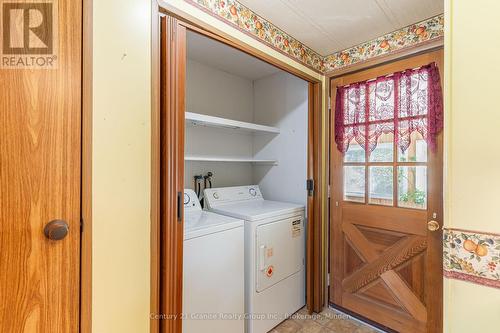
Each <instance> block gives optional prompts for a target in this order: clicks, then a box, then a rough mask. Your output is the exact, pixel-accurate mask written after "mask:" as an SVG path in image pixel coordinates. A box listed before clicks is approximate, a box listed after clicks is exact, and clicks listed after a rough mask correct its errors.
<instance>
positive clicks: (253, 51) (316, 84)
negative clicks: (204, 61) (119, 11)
mask: <svg viewBox="0 0 500 333" xmlns="http://www.w3.org/2000/svg"><path fill="white" fill-rule="evenodd" d="M152 4H153V5H152V13H151V15H152V53H151V57H152V66H151V69H152V77H151V80H152V81H151V83H152V93H151V98H152V100H151V103H152V111H151V112H152V116H151V122H152V123H151V146H152V150H151V155H152V156H151V161H152V166H151V168H152V170H151V304H150V306H151V314H161V296H160V293H161V292H162V289H163V288H162V286H161V272H162V269H163V272H165V270H170V273H172V270H175V268H173V267H163V268H162V266H161V264H162V263H161V256H160V251H161V239H162V238H163V239H168V238H167V236H168V235H162V231H161V222H160V221H161V213H160V207H161V204H160V203H161V200H165V198H162V195H161V188H160V179H161V178H160V176H161V167H160V165H161V151H160V149H161V130H160V121H161V117H160V113H161V110H160V98H161V86H160V69H161V66H160V60H161V59H160V37H161V36H160V33H159V30H160V19H159V17H160V15H168V16H172V17H175V18H176V20H177V22H178V24H179V25H180V26H182V27H183V28H185V29H187V30H191V31H195V32H197V33H200V34H202V35H204V36H206V37H208V38H211V39H214V40H216V41H219V42H222V43H224V44H226V45H228V46H231V47H233V48H236V49H238V50H240V51H243V52H245V53H247V54H249V55H251V56H254V57H256V58H258V59H260V60H262V61H265V62H267V63H269V64H271V65H273V66H275V67H278V68H280V69H282V70H284V71H286V72H288V73H290V74H292V75H295V76H297V77H299V78H301V79H303V80H305V81H307V82H308V83H309V90H308V92H309V94H310V96H309V137H308V147H309V149H308V154H309V156H308V177H310V178H312V179H313V180H314V184H315V189H314V192H315V193H314V194H315V195H314V200H312V201H313V202H314V203H313V205H314V208H313V211H314V217H313V218H311V219H310V222H309V223H308V238H309V237H310V238H309V243H308V244H311V245H312V246H308V247H307V249H306V251H307V254H306V255H307V258H308V260H307V261H308V262H310V263H311V265H310V266H309V265H308V268H307V269H306V271H307V285H306V292H307V294H308V295H312V296H313V299H312V300H308V307H310V309H312V310H314V311H317V312H318V311H321V310H322V308H323V305H324V303H325V299H326V297H325V295H324V294H325V286H324V284H325V283H324V282H325V279H324V277H323V275H324V269H323V268H324V265H323V261H324V252H323V246H324V244H323V237H322V232H323V231H322V230H323V229H322V224H323V221H326V219H325V214H324V211H323V210H322V209H321V207H322V202H323V198H324V193H323V187H322V186H321V184H322V183H323V182H324V180H323V179H322V175H323V174H325V173H324V171H325V170H324V163H322V162H323V161H322V158H323V157H322V147H323V143H322V127H323V122H322V89H323V87H322V85H323V83H322V81H321V80H320V79H318V78H317V77H314V76H312V75H310V74H308V73H306V72H303V71H301V70H299V69H297V68H295V67H293V66H292V65H290V64H288V63H286V62H284V61H281V60H279V59H276V58H274V57H272V56H270V55H269V54H267V53H265V52H263V51H261V50H259V49H257V48H255V47H252V46H249V45H247V44H245V43H243V42H242V41H240V40H238V39H237V38H235V37H233V36H231V35H229V34H226V33H223V32H221V31H218V30H217V29H216V28H214V27H212V26H210V25H208V24H200V22H198V24H197V23H195V22H194V20H193V18H191V17H189V16H188V15H187V14H184V13H182V12H179V11H178V10H176V9H175V8H174V7H172V6H171V5H169V4H168V3H167V2H165V1H162V0H152ZM311 94H312V96H311ZM311 149H312V150H311ZM326 167H327V166H326ZM166 199H167V200H170V201H172V202H173V201H174V200H176V198H173V197H172V196H170V198H166ZM313 222H314V223H313ZM177 259H178V258H177ZM177 269H178V267H177ZM176 297H179V298H181V297H182V295H179V294H178V293H177V295H176ZM177 304H178V306H180V304H181V302H177ZM177 311H178V312H180V311H182V308H180V309H177ZM152 317H153V316H152ZM180 330H181V329H180V325H177V326H176V327H175V328H174V330H173V332H180ZM159 331H160V321H159V320H158V319H157V318H151V320H150V332H155V333H156V332H159Z"/></svg>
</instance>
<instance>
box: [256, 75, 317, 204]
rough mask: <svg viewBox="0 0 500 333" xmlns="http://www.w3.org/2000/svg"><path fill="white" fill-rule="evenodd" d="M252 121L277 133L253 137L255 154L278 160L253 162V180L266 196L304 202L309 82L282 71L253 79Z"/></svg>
mask: <svg viewBox="0 0 500 333" xmlns="http://www.w3.org/2000/svg"><path fill="white" fill-rule="evenodd" d="M254 122H256V123H259V124H266V125H268V126H276V127H279V128H280V134H279V135H277V136H270V137H269V136H255V137H254V146H253V150H254V156H255V158H259V159H268V158H269V159H271V158H272V159H277V160H278V161H279V164H278V165H277V166H266V165H256V166H254V167H253V182H254V183H256V184H258V185H259V186H260V188H261V190H262V192H263V195H264V197H265V198H266V199H269V200H276V201H286V202H293V203H297V204H302V205H306V203H307V191H306V179H307V139H308V138H307V131H308V83H307V82H306V81H303V80H301V79H299V78H297V77H295V76H293V75H291V74H288V73H285V72H279V73H276V74H273V75H270V76H267V77H265V78H262V79H259V80H256V81H254Z"/></svg>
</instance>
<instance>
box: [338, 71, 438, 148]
mask: <svg viewBox="0 0 500 333" xmlns="http://www.w3.org/2000/svg"><path fill="white" fill-rule="evenodd" d="M442 129H443V97H442V91H441V82H440V76H439V70H438V68H437V66H436V64H435V63H431V64H429V65H426V66H423V67H420V68H417V69H408V70H405V71H401V72H396V73H394V74H392V75H389V76H383V77H378V78H376V79H373V80H367V81H363V82H357V83H354V84H350V85H347V86H343V87H338V88H337V95H336V106H335V142H336V144H337V148H338V149H339V150H340V151H341V152H342V153H345V152H346V151H347V150H348V149H349V144H351V143H352V142H353V140H355V141H356V142H357V143H358V144H359V145H360V146H361V147H363V148H364V149H365V150H366V149H367V150H368V152H369V153H370V152H372V151H373V150H374V149H375V148H376V146H377V140H378V138H379V137H380V135H382V134H383V133H385V134H387V133H393V134H394V140H395V141H396V145H397V147H399V149H400V150H401V152H405V151H406V149H408V147H409V146H410V143H411V134H412V133H413V132H414V131H418V132H419V133H420V134H421V135H422V137H423V138H424V139H425V140H426V141H427V144H428V146H429V148H430V149H431V150H434V149H435V148H436V137H437V135H438V134H439V132H440V131H441V130H442Z"/></svg>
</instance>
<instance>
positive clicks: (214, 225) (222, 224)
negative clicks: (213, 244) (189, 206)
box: [184, 210, 243, 240]
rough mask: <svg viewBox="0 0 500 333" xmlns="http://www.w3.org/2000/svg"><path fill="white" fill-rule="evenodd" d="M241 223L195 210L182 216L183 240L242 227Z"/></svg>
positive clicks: (240, 221) (226, 217)
mask: <svg viewBox="0 0 500 333" xmlns="http://www.w3.org/2000/svg"><path fill="white" fill-rule="evenodd" d="M242 226H243V221H242V220H238V219H235V218H232V217H228V216H224V215H219V214H215V213H212V212H207V211H202V210H197V211H187V212H185V215H184V240H187V239H191V238H195V237H201V236H206V235H209V234H213V233H216V232H221V231H224V230H229V229H233V228H237V227H242Z"/></svg>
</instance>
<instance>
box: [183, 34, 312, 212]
mask: <svg viewBox="0 0 500 333" xmlns="http://www.w3.org/2000/svg"><path fill="white" fill-rule="evenodd" d="M186 67H187V70H186V129H185V170H184V175H185V176H184V184H185V185H184V186H185V187H186V188H189V189H193V190H194V191H195V192H197V188H196V187H195V178H194V177H195V176H201V177H202V178H201V179H200V180H199V182H200V183H201V188H203V184H204V183H205V180H204V179H203V177H206V176H207V174H208V173H209V172H211V173H212V174H213V176H212V177H211V179H210V181H211V183H212V187H227V186H239V185H253V184H255V185H259V187H260V189H261V191H262V193H263V195H264V197H265V198H266V199H268V200H277V201H285V202H292V203H297V204H302V205H306V201H307V191H306V178H307V135H308V132H307V131H308V82H306V81H304V80H302V79H300V78H298V77H296V76H294V75H291V74H289V73H287V72H285V71H283V70H281V69H279V68H276V67H274V66H272V65H270V64H267V63H265V62H264V61H262V60H259V59H257V58H255V57H252V56H250V55H248V54H246V53H244V52H242V51H239V50H236V49H234V48H232V47H230V46H227V45H225V44H222V43H220V42H218V41H215V40H212V39H210V38H208V37H205V36H202V35H199V34H197V33H195V32H190V31H188V32H187V66H186ZM208 180H209V179H207V181H206V184H207V186H210V183H209V182H208Z"/></svg>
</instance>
